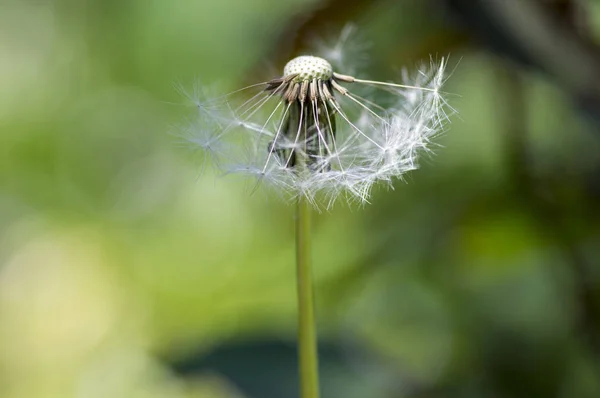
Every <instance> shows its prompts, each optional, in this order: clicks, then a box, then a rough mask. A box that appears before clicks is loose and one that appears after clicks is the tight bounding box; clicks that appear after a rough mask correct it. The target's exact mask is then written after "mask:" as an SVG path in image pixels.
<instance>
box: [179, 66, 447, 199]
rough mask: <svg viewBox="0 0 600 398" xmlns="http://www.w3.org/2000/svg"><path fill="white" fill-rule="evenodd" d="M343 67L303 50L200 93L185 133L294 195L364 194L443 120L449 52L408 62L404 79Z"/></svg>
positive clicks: (404, 165) (399, 170)
mask: <svg viewBox="0 0 600 398" xmlns="http://www.w3.org/2000/svg"><path fill="white" fill-rule="evenodd" d="M337 67H338V66H337V65H336V68H335V69H334V67H333V66H332V64H331V63H330V62H329V61H328V60H327V59H325V58H321V57H317V56H312V55H302V56H299V57H296V58H294V59H292V60H290V61H289V62H288V63H287V64H286V65H285V67H284V68H283V74H282V75H281V76H278V77H275V78H273V79H271V80H268V81H265V82H261V83H258V84H254V85H251V86H249V87H246V88H244V89H241V90H237V91H234V92H233V93H230V94H228V95H225V96H221V97H217V98H204V97H202V96H200V95H198V93H196V95H195V98H194V101H195V104H196V105H197V107H198V118H197V120H195V121H194V122H193V123H192V125H191V126H190V127H189V131H188V134H186V135H187V136H188V137H189V138H188V139H189V140H190V141H191V142H193V144H195V145H197V146H199V147H200V149H202V150H204V151H205V152H206V153H208V154H210V155H212V156H213V158H214V160H215V164H218V165H219V167H222V168H223V169H224V170H225V171H226V172H227V173H245V174H249V175H252V176H254V177H255V178H256V179H257V183H258V184H265V185H269V186H272V187H275V188H277V189H278V190H281V191H283V192H285V193H287V194H289V195H290V196H291V197H300V196H302V197H305V198H306V199H308V200H309V201H311V202H312V203H314V204H315V205H317V203H318V202H319V201H320V198H321V197H322V198H324V201H325V205H326V206H331V205H332V204H333V203H334V202H335V201H336V199H338V198H340V197H344V198H346V199H349V200H357V201H359V202H362V203H365V202H368V200H369V197H370V195H371V190H372V187H373V185H374V184H376V183H378V182H383V183H385V184H390V185H391V184H392V182H393V181H394V180H395V179H397V178H400V177H402V175H403V174H404V173H406V172H407V171H410V170H414V169H416V168H417V166H418V164H417V158H418V154H419V152H421V151H427V150H428V145H429V144H430V140H431V138H432V137H434V136H436V135H438V134H439V133H440V132H442V131H443V130H444V128H445V124H446V122H447V120H448V113H447V111H446V110H447V109H451V108H449V107H448V106H447V103H446V101H445V99H444V97H443V95H442V91H441V88H442V86H443V84H444V82H445V76H444V73H445V69H446V60H445V59H442V60H441V61H439V62H434V61H433V60H432V61H430V63H429V64H427V65H426V66H424V67H422V68H419V69H417V70H416V71H415V72H414V73H412V74H411V73H409V72H408V71H406V70H404V71H403V72H402V84H398V83H388V82H382V81H376V80H366V79H361V78H359V77H354V76H350V75H345V74H342V73H343V72H344V71H343V70H337ZM339 67H340V68H343V65H340V66H339ZM252 90H254V93H251V94H248V92H251V91H252Z"/></svg>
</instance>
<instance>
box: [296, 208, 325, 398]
mask: <svg viewBox="0 0 600 398" xmlns="http://www.w3.org/2000/svg"><path fill="white" fill-rule="evenodd" d="M310 216H311V206H310V203H309V202H308V200H307V199H306V198H304V197H303V196H300V197H299V198H298V203H297V210H296V269H297V276H296V278H297V284H298V286H297V289H298V365H299V376H300V397H301V398H318V397H319V364H318V362H319V358H318V354H317V336H316V325H315V323H316V322H315V312H314V309H315V306H314V293H313V280H312V272H311V258H310Z"/></svg>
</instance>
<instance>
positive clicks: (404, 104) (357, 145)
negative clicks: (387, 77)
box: [189, 29, 452, 398]
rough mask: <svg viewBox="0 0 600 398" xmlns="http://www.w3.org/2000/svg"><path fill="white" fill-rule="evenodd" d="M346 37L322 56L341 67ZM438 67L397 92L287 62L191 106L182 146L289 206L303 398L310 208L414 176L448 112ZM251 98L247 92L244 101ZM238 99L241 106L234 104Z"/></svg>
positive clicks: (312, 368)
mask: <svg viewBox="0 0 600 398" xmlns="http://www.w3.org/2000/svg"><path fill="white" fill-rule="evenodd" d="M350 33H351V32H350V31H349V30H348V29H345V30H344V31H343V32H342V36H341V38H340V41H339V43H338V44H337V45H336V46H335V47H333V48H332V49H330V50H329V51H326V52H325V53H326V54H329V55H330V56H331V57H332V58H333V61H334V63H338V64H339V63H340V62H341V63H342V65H341V66H342V67H343V63H344V60H345V59H346V57H345V56H344V53H343V50H344V45H345V44H346V42H347V40H348V36H349V34H350ZM446 65H447V61H446V59H442V60H441V61H440V62H437V63H436V62H434V61H433V60H432V61H431V62H430V63H429V64H428V65H427V66H425V67H422V68H420V69H419V70H417V72H416V73H414V74H412V75H411V74H410V73H409V72H408V71H406V70H404V71H403V72H402V77H403V84H398V83H389V82H383V81H376V80H366V79H361V78H359V77H355V76H351V75H349V74H343V73H342V72H344V71H342V70H334V68H333V67H332V64H331V63H330V62H329V61H328V60H327V59H326V58H321V57H317V56H312V55H302V56H299V57H297V58H294V59H292V60H290V61H289V62H288V63H287V64H286V65H285V67H284V68H283V74H282V75H281V76H278V77H275V78H273V79H271V80H268V81H265V82H261V83H257V84H254V85H251V86H248V87H245V88H243V89H241V90H237V91H235V92H233V93H230V94H228V95H225V96H223V97H220V98H216V99H208V98H201V97H200V96H197V97H196V98H195V101H196V105H197V107H198V119H199V121H198V122H194V123H193V124H192V126H191V127H190V129H189V131H191V132H192V133H193V134H192V135H191V136H190V137H191V138H190V139H189V141H190V142H192V143H195V144H197V145H200V146H201V147H202V148H203V149H204V150H205V151H206V152H207V153H208V154H209V155H211V156H213V157H214V159H215V160H216V161H217V162H216V163H218V164H219V165H220V166H221V167H224V168H225V171H226V172H227V173H245V174H249V175H252V176H254V177H255V178H256V179H257V181H258V183H263V184H266V185H270V186H273V187H275V188H277V189H278V190H280V191H282V192H286V193H288V194H289V195H290V196H291V197H292V198H294V199H295V200H296V202H297V213H296V248H297V250H296V253H297V255H296V264H297V282H298V313H299V322H298V323H299V326H298V328H299V336H298V339H299V367H300V380H301V397H302V398H316V397H318V372H317V354H316V334H315V321H314V313H313V311H314V308H313V307H314V305H313V301H312V300H313V292H312V289H313V287H312V277H311V262H310V212H311V206H317V205H318V204H319V203H320V198H321V197H323V198H325V204H326V206H327V207H331V206H332V205H333V203H335V201H336V200H337V199H338V198H340V197H345V198H347V199H349V200H356V201H358V202H360V203H366V202H368V201H369V198H370V195H371V189H372V187H373V185H374V184H376V183H377V182H383V183H385V184H388V185H390V186H391V184H392V183H393V181H394V180H395V179H397V178H401V177H402V175H403V174H404V173H406V172H407V171H410V170H414V169H416V168H417V166H418V162H417V160H418V154H419V152H420V151H427V150H428V146H429V144H430V140H431V138H432V137H434V136H436V135H437V134H439V133H440V132H442V131H443V130H444V126H445V124H446V122H447V120H448V116H449V115H448V113H447V109H450V110H452V109H451V108H450V107H449V106H448V105H447V103H446V101H445V99H444V96H443V93H442V91H441V88H442V86H443V84H444V82H445V79H446V78H445V76H444V73H445V69H446ZM346 73H348V72H346ZM250 90H255V93H254V94H252V95H246V96H244V94H246V93H247V92H248V91H250ZM373 94H377V96H376V97H374V96H373ZM240 96H242V97H243V98H246V99H241V100H237V97H240ZM375 98H376V99H377V100H375ZM267 108H268V111H267V112H265V110H266V109H267ZM320 194H323V195H320Z"/></svg>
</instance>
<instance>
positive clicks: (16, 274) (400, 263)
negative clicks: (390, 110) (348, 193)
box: [0, 0, 600, 398]
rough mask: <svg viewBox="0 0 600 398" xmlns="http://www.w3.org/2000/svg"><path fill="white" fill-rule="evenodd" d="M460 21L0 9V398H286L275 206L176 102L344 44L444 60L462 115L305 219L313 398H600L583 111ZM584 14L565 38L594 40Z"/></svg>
mask: <svg viewBox="0 0 600 398" xmlns="http://www.w3.org/2000/svg"><path fill="white" fill-rule="evenodd" d="M453 3H454V5H453ZM460 3H465V2H461V1H459V0H456V1H451V0H448V1H442V0H437V1H431V2H430V1H381V0H380V1H373V2H371V1H347V2H340V1H335V0H334V1H320V2H319V1H308V0H285V1H272V0H245V1H242V0H220V1H212V0H211V1H209V0H204V1H200V0H172V1H159V0H121V1H116V0H79V1H77V0H46V1H33V0H31V1H27V0H2V1H0V397H2V398H38V397H40V398H41V397H78V398H92V397H93V398H96V397H144V398H146V397H148V398H150V397H161V398H183V397H186V398H196V397H202V398H204V397H207V398H208V397H214V398H231V397H236V398H239V397H247V398H250V397H261V398H263V397H264V398H267V397H273V398H287V397H294V396H296V395H295V394H296V392H295V391H296V387H295V384H296V383H297V381H296V379H295V368H294V366H295V365H294V350H293V343H294V340H295V322H296V307H295V281H294V275H295V273H294V263H293V260H294V246H293V207H292V206H290V205H289V204H288V203H285V202H284V201H282V200H280V198H278V197H277V196H276V195H272V194H270V193H268V192H258V193H256V194H253V195H250V191H251V190H250V189H249V184H248V182H247V181H245V180H244V179H242V178H229V177H228V178H220V177H219V176H218V175H216V173H214V172H212V171H211V170H212V169H211V168H210V167H206V166H207V165H206V164H205V159H203V156H202V154H200V153H197V152H196V151H194V148H191V147H185V146H183V147H182V146H181V145H179V144H180V143H179V141H180V140H179V139H178V137H176V136H174V135H173V134H171V133H172V132H173V131H174V130H176V129H177V126H178V125H179V124H181V123H182V121H184V120H185V117H186V115H189V111H190V108H189V106H188V104H186V103H185V102H186V100H185V98H183V96H182V95H181V93H180V92H179V91H178V90H177V87H178V86H182V87H184V88H185V87H189V88H190V89H191V88H192V87H193V85H194V83H195V82H197V81H201V82H203V83H207V84H212V83H215V84H218V85H219V87H220V88H222V89H223V90H226V91H229V90H233V89H235V88H238V87H241V86H242V85H244V84H245V83H248V82H250V83H251V82H255V81H260V80H258V79H260V78H261V76H263V75H265V74H267V75H268V73H266V72H265V71H267V72H269V71H272V70H273V71H275V73H277V72H276V71H278V70H280V69H281V68H282V66H283V64H284V63H285V60H286V57H290V56H293V55H297V54H299V53H300V52H302V49H303V48H305V47H303V46H305V45H306V44H307V43H309V42H310V40H312V39H313V38H315V37H327V36H328V35H332V34H333V35H335V34H336V33H337V32H339V31H340V30H341V29H342V27H343V26H344V25H345V24H346V23H348V22H354V23H356V25H357V27H358V31H359V33H360V36H361V37H362V38H363V39H365V40H366V41H368V42H369V43H370V50H369V62H368V63H367V64H366V65H365V67H364V68H363V70H362V71H361V73H364V75H365V76H366V77H367V78H370V77H373V78H377V79H379V80H386V79H392V78H394V76H396V72H397V71H398V70H399V69H400V68H401V67H403V66H407V67H409V68H412V67H413V66H414V65H416V64H417V63H419V62H420V61H422V60H423V59H425V60H426V61H428V59H429V55H430V54H431V55H433V56H434V57H436V56H437V57H439V56H445V55H447V54H451V58H450V60H451V62H450V63H451V67H452V69H453V70H454V72H453V74H452V77H451V78H450V80H449V82H448V85H447V87H446V91H448V92H451V93H453V95H451V96H450V97H449V102H450V104H451V105H452V106H453V107H454V108H455V109H457V110H458V112H459V114H458V115H457V116H455V117H454V118H453V120H452V124H451V125H450V128H449V131H448V132H447V133H446V134H444V135H443V136H442V137H440V138H439V139H438V140H437V141H436V145H437V147H436V148H435V155H434V156H429V157H426V158H424V159H423V162H422V165H421V166H422V167H421V169H420V170H418V171H415V172H412V173H410V174H409V175H408V176H407V177H406V179H405V181H400V182H398V183H397V184H395V189H393V190H388V189H379V190H376V192H375V195H374V197H373V199H372V204H371V205H368V206H366V207H365V208H356V207H352V206H350V207H349V206H345V205H340V206H337V207H336V208H334V209H332V210H331V212H325V213H322V214H319V215H318V216H317V217H316V220H315V228H314V242H315V248H314V259H315V261H314V262H315V268H316V269H315V272H316V275H315V278H316V283H317V291H318V296H317V305H318V311H317V313H318V318H319V319H318V322H319V332H320V339H321V342H322V344H323V353H322V366H321V374H322V383H323V390H324V396H325V397H349V398H352V397H375V398H377V397H381V398H384V397H598V396H600V362H599V358H600V343H599V342H600V336H599V334H600V327H599V325H600V311H599V310H598V308H600V299H599V297H600V295H599V293H600V269H599V268H598V266H599V264H600V206H599V204H600V133H599V130H600V129H599V128H598V126H599V125H600V124H598V123H597V121H595V120H594V117H593V116H594V114H595V115H598V114H600V113H594V112H595V111H596V110H597V109H596V108H594V106H595V105H597V104H598V103H600V102H598V103H596V102H593V101H591V102H586V103H585V104H584V105H585V106H580V105H582V102H581V101H578V100H577V95H578V94H579V92H574V91H573V90H571V89H572V88H573V86H572V85H569V84H561V82H562V83H564V81H565V80H564V79H563V80H561V78H560V76H559V75H558V74H553V71H555V70H554V69H552V68H550V69H551V70H550V71H547V70H544V67H545V66H547V65H548V63H547V62H541V63H539V64H536V62H532V61H531V60H530V59H524V58H523V57H521V56H519V54H518V51H516V52H515V51H512V48H511V44H510V42H505V41H504V40H506V38H505V37H504V38H503V37H502V35H500V36H498V35H494V34H491V35H488V36H486V35H485V34H484V33H482V32H484V31H485V29H488V27H489V29H490V30H493V28H494V24H487V23H486V21H485V18H487V17H489V15H487V16H486V15H484V14H479V13H478V12H475V13H471V14H473V15H469V12H465V11H464V9H462V11H461V7H460V6H456V5H457V4H460ZM476 3H478V2H477V1H474V2H473V3H472V4H473V6H474V7H475V4H476ZM508 3H510V1H508ZM525 3H527V2H525ZM530 3H532V4H533V3H536V4H538V3H539V5H540V7H541V8H544V7H548V8H550V7H552V6H556V7H557V8H556V9H555V10H558V11H556V13H554V11H552V12H553V14H552V15H555V16H556V20H557V21H563V22H564V21H571V19H570V14H568V13H567V12H566V11H565V10H566V8H561V7H562V6H561V4H563V3H564V4H567V3H569V2H568V1H559V0H556V1H550V0H548V1H545V2H544V1H542V2H535V1H532V2H530ZM542 3H543V4H542ZM555 3H556V4H555ZM580 3H581V4H579V6H582V7H587V8H586V10H585V11H586V12H585V13H579V14H577V15H578V19H577V20H576V21H575V22H577V23H576V24H575V23H574V24H570V23H568V24H567V23H565V24H560V23H559V24H558V25H560V26H569V27H570V28H571V27H572V28H573V29H578V28H577V26H581V25H580V24H581V23H582V19H583V18H585V25H586V30H585V39H586V42H588V43H591V42H593V41H594V40H596V41H597V38H598V37H600V36H599V35H598V32H599V31H600V29H598V28H599V27H600V24H598V21H600V6H599V5H598V3H597V2H595V1H588V2H585V1H583V2H580ZM466 4H468V3H466ZM564 4H563V5H564ZM469 6H470V5H469V4H468V5H467V6H466V9H467V11H468V10H470V9H469ZM559 6H560V7H559ZM474 9H475V8H474ZM461 12H462V14H461ZM461 15H462V16H461ZM523 15H524V14H523ZM457 16H458V18H457ZM493 16H494V15H492V17H493ZM525 16H526V15H525ZM526 17H527V16H526ZM461 18H462V19H461ZM469 18H475V20H473V19H472V20H469ZM478 20H479V22H481V23H480V24H477V23H476V22H477V21H478ZM525 21H528V19H527V18H525ZM479 25H481V26H483V27H484V30H483V31H482V30H477V29H472V27H473V26H479ZM488 25H489V26H488ZM531 26H533V24H532V25H531ZM496 27H497V26H496ZM570 28H569V29H570ZM531 29H533V28H531ZM577 32H579V33H578V34H579V35H580V36H578V37H584V33H582V32H583V30H577ZM494 43H496V44H498V43H500V44H501V45H499V46H498V45H495V44H494ZM559 45H560V43H557V46H559ZM590 48H591V47H590ZM594 48H595V47H594ZM490 50H491V51H490ZM590 51H592V50H590ZM594 51H596V50H594ZM515 53H516V54H517V55H516V56H515ZM531 53H535V51H531ZM571 55H572V54H571V53H568V52H567V53H565V59H567V61H565V62H566V63H567V65H573V67H578V66H581V65H583V64H585V63H581V62H578V60H577V59H576V57H575V55H573V59H572V60H570V57H571ZM534 61H535V60H534ZM569 62H570V63H569ZM590 65H591V64H590ZM596 71H597V70H596ZM573 76H577V73H576V72H573ZM598 76H600V71H599V73H598ZM566 80H569V79H566ZM569 81H570V80H569ZM598 81H600V79H599V80H596V85H597V82H598ZM567 83H568V82H567ZM574 85H575V84H574ZM596 87H597V86H596ZM590 90H591V94H590V93H587V91H586V94H590V95H589V96H586V97H585V98H590V96H591V97H592V98H593V94H594V93H595V91H594V87H592V86H590ZM590 104H591V105H590ZM201 170H203V171H204V172H201Z"/></svg>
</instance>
